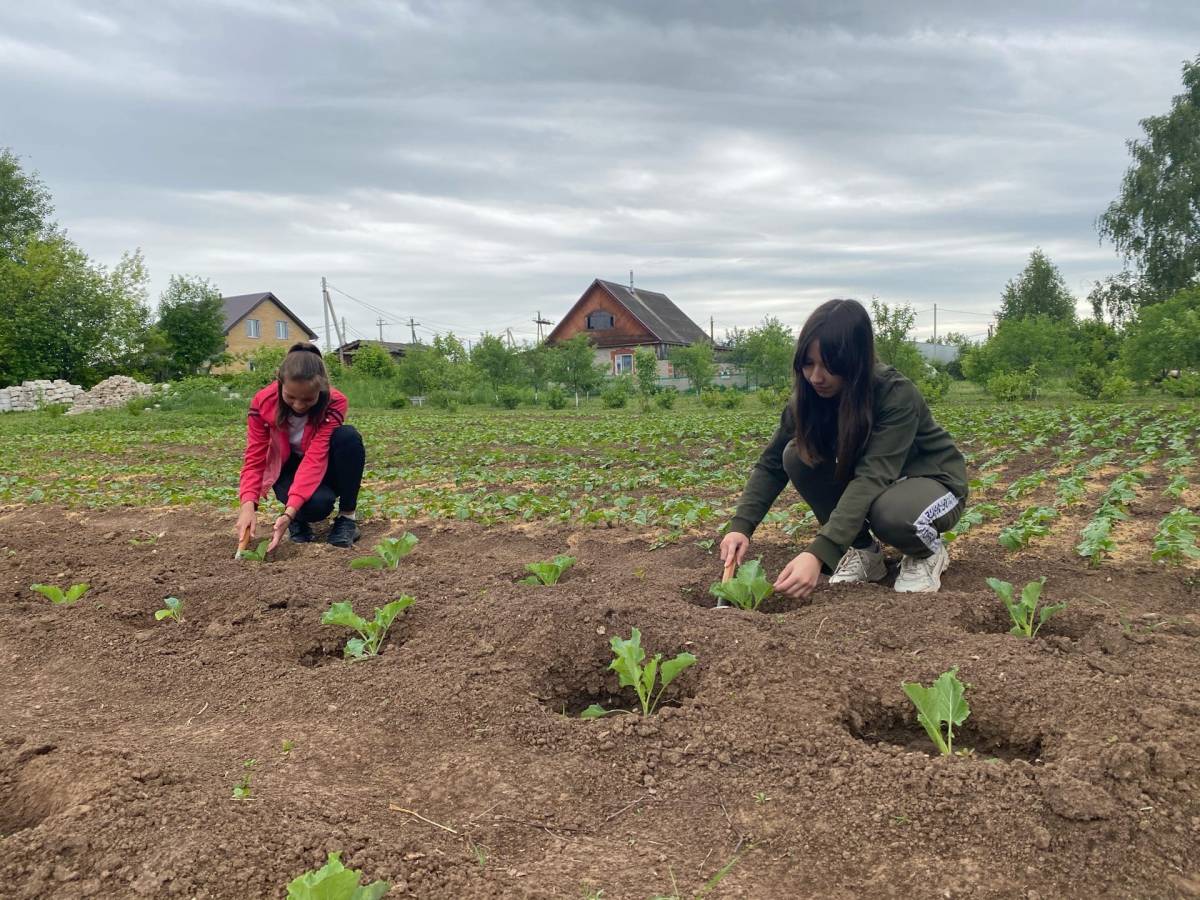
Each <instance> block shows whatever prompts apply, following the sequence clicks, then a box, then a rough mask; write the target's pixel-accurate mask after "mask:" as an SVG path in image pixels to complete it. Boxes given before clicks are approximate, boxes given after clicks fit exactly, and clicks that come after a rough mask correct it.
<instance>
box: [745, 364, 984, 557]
mask: <svg viewBox="0 0 1200 900" xmlns="http://www.w3.org/2000/svg"><path fill="white" fill-rule="evenodd" d="M795 434H796V424H795V418H794V413H793V412H792V404H791V403H790V402H789V403H788V405H787V408H785V409H784V411H783V415H782V416H780V419H779V427H778V428H777V429H775V434H774V435H773V436H772V437H771V441H770V443H769V444H767V447H766V449H765V450H763V452H762V455H761V456H760V457H759V458H758V462H756V463H755V464H754V468H753V469H752V470H751V472H750V478H749V479H748V480H747V481H746V487H745V490H743V491H742V496H741V499H740V500H738V505H737V510H736V511H735V512H734V514H733V519H732V521H731V522H730V523H729V530H730V531H736V532H739V533H741V534H744V535H746V536H749V535H751V534H753V533H754V529H755V528H757V527H758V523H759V522H761V521H762V519H763V516H765V515H766V514H767V510H769V509H770V508H771V504H772V503H774V502H775V498H776V497H778V496H779V494H780V492H781V491H782V490H783V489H784V487H786V486H787V483H788V476H787V473H786V472H785V471H784V468H783V451H784V449H785V448H786V447H787V445H788V443H789V442H790V441H791V440H792V439H793V438H794V437H795ZM905 477H908V478H932V479H933V480H935V481H937V482H940V483H941V484H943V485H945V487H946V489H947V490H948V491H951V492H952V493H953V494H954V495H955V496H956V497H958V498H960V499H962V500H966V497H967V465H966V461H965V460H964V459H963V456H962V454H961V453H959V452H958V448H957V447H955V446H954V441H953V440H952V439H951V437H950V435H949V434H948V433H947V432H946V429H944V428H942V426H941V425H939V424H938V423H937V422H936V421H934V418H933V415H932V414H931V413H930V411H929V406H928V404H926V402H925V398H924V397H922V396H921V392H920V391H919V390H917V387H916V385H914V384H913V383H912V382H911V381H909V380H908V379H907V378H905V377H904V376H903V375H901V374H900V373H899V372H898V371H896V369H894V368H893V367H891V366H883V365H881V366H878V367H876V369H875V389H874V417H873V425H872V427H871V434H870V436H869V437H868V438H867V444H866V447H865V448H864V449H863V452H862V453H861V454H860V456H859V458H858V461H857V462H856V463H855V464H854V473H853V476H852V477H851V479H850V481H849V482H848V483H847V484H846V489H845V491H844V492H843V493H842V497H841V499H840V500H839V501H838V504H837V507H836V508H835V509H834V511H833V514H832V515H831V516H830V517H829V521H828V522H826V523H825V524H824V525H822V526H821V530H820V531H818V532H817V537H816V538H815V539H814V540H813V542H812V543H811V544H809V545H808V547H806V548H805V549H806V550H808V552H810V553H812V554H813V555H815V556H816V557H817V558H819V559H820V560H821V562H823V563H824V564H825V565H826V566H828V567H829V568H830V569H834V568H836V567H837V564H838V560H840V559H841V558H842V554H844V553H845V552H846V549H847V548H848V547H849V546H850V543H851V541H853V540H854V538H855V537H856V536H857V535H858V533H859V531H860V530H861V529H862V524H863V522H864V521H865V520H866V518H867V512H868V511H869V510H870V508H871V504H872V503H874V502H875V499H876V498H877V497H878V496H879V495H880V494H882V493H883V492H884V491H885V490H887V489H888V488H889V487H890V486H891V485H893V484H895V483H896V482H897V481H899V480H900V479H901V478H905Z"/></svg>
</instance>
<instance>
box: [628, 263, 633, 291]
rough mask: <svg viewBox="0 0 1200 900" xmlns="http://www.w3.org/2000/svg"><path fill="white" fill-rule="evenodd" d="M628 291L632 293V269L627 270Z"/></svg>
mask: <svg viewBox="0 0 1200 900" xmlns="http://www.w3.org/2000/svg"><path fill="white" fill-rule="evenodd" d="M629 293H631V294H632V293H633V269H630V270H629Z"/></svg>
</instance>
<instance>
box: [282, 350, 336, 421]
mask: <svg viewBox="0 0 1200 900" xmlns="http://www.w3.org/2000/svg"><path fill="white" fill-rule="evenodd" d="M275 379H276V381H277V383H278V387H277V388H276V390H277V391H278V394H277V397H278V400H279V402H278V403H277V404H275V424H276V425H277V426H278V427H279V428H283V427H284V425H286V424H287V417H288V415H289V412H290V407H289V406H288V405H287V404H286V403H284V402H283V383H284V382H285V381H307V382H310V383H312V382H315V383H316V385H317V389H318V390H319V391H320V392H321V393H320V396H319V397H317V402H316V403H314V404H313V405H312V406H310V407H309V408H308V412H306V413H305V415H306V416H308V418H309V419H311V420H313V421H314V422H320V421H321V415H322V414H323V413H324V412H325V407H327V406H328V405H329V375H328V374H326V372H325V360H324V359H323V358H322V357H321V351H320V350H318V349H317V348H316V347H315V346H314V345H312V344H310V343H308V342H307V341H301V342H300V343H298V344H292V346H291V347H290V348H288V352H287V356H285V357H284V358H283V362H282V363H280V364H279V371H278V372H277V373H276V374H275Z"/></svg>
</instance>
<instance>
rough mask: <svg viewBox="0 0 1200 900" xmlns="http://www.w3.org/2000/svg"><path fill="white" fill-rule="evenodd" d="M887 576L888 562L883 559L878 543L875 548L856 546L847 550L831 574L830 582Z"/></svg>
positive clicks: (838, 582) (869, 579)
mask: <svg viewBox="0 0 1200 900" xmlns="http://www.w3.org/2000/svg"><path fill="white" fill-rule="evenodd" d="M886 577H887V563H886V562H884V560H883V551H882V549H881V548H880V546H879V545H878V544H876V545H875V549H874V550H871V549H869V548H868V549H865V550H858V549H856V548H854V547H851V548H850V549H849V550H847V551H846V553H845V555H843V556H842V558H841V559H840V560H838V564H837V568H836V569H834V570H833V574H832V575H830V576H829V583H830V584H841V583H847V582H855V581H883V579H884V578H886Z"/></svg>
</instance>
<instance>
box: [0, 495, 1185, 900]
mask: <svg viewBox="0 0 1200 900" xmlns="http://www.w3.org/2000/svg"><path fill="white" fill-rule="evenodd" d="M230 522H231V520H230V519H228V518H227V517H219V516H217V515H216V514H215V513H211V512H199V511H175V510H159V511H151V510H129V509H126V510H110V511H67V510H62V509H58V508H54V507H47V506H33V507H28V508H23V509H21V508H14V509H9V510H8V511H6V512H3V513H0V548H2V549H0V662H2V663H3V668H2V670H0V685H2V686H3V691H4V696H5V700H6V702H5V703H4V705H3V707H2V708H0V851H2V854H0V885H2V886H3V887H0V894H2V895H3V896H5V897H13V898H35V897H37V898H41V897H50V896H53V897H141V896H144V897H195V898H250V897H253V898H259V897H263V898H267V897H282V896H283V895H284V893H285V889H284V886H285V885H286V883H287V882H288V881H289V880H290V879H291V878H293V877H295V876H296V875H298V874H300V873H302V872H304V871H305V870H306V869H310V868H316V867H318V866H319V865H320V864H321V863H322V862H323V861H324V858H325V854H326V852H327V851H329V850H338V851H342V852H343V860H344V861H345V862H346V863H347V864H348V865H350V866H352V867H353V868H357V869H362V870H364V873H365V875H366V876H367V877H368V879H371V880H374V879H377V878H383V879H388V880H390V881H391V882H392V883H393V888H392V892H391V894H390V895H389V896H415V897H430V898H470V897H537V898H543V897H544V898H551V897H556V898H558V897H562V898H587V897H591V898H598V897H602V898H604V900H614V898H639V900H645V898H649V897H657V896H661V897H676V896H678V897H686V898H691V897H694V896H708V897H743V898H776V897H780V898H793V897H822V898H858V897H913V896H921V897H929V896H934V897H950V898H957V897H1020V898H1029V900H1033V898H1042V900H1049V898H1056V897H1092V896H1104V897H1129V898H1153V897H1193V896H1200V858H1198V855H1197V846H1198V845H1200V799H1198V797H1197V793H1196V788H1197V779H1196V773H1197V767H1198V764H1200V750H1198V749H1197V742H1196V738H1197V734H1198V733H1200V666H1198V664H1197V663H1198V662H1200V615H1198V614H1197V612H1196V609H1197V601H1198V600H1200V580H1198V579H1197V570H1196V569H1195V568H1194V567H1193V568H1187V567H1183V568H1180V567H1175V568H1167V567H1164V566H1160V565H1155V564H1151V563H1149V561H1148V560H1146V561H1145V562H1138V561H1130V562H1121V563H1118V562H1109V563H1106V564H1105V565H1104V566H1102V567H1100V568H1096V569H1092V568H1089V567H1087V566H1086V565H1085V564H1084V563H1083V562H1082V561H1080V560H1079V559H1078V557H1075V556H1074V555H1073V554H1072V552H1071V549H1070V547H1069V546H1065V544H1064V542H1062V541H1056V542H1042V543H1038V544H1035V545H1034V546H1032V547H1031V548H1030V549H1028V550H1026V551H1024V552H1022V553H1021V554H1018V555H1013V554H1008V553H1005V552H1004V551H1002V550H1001V549H1000V547H999V546H998V545H997V544H996V543H995V537H994V535H987V534H986V529H980V534H979V535H968V536H967V537H966V538H963V539H962V540H960V541H959V542H958V543H956V544H955V546H954V548H953V553H954V555H955V559H954V563H953V565H952V567H951V569H950V570H949V572H948V573H947V574H946V576H945V579H944V587H943V590H942V592H941V593H940V594H938V595H935V596H928V595H898V594H895V593H894V592H892V591H891V590H890V589H889V588H887V587H886V586H849V587H837V588H829V587H824V588H822V589H821V590H820V591H819V592H818V593H817V595H816V596H815V598H814V600H813V602H812V603H811V604H807V605H798V604H791V603H787V602H781V601H777V600H772V601H768V603H767V604H766V606H765V607H764V608H765V612H763V613H749V612H742V611H737V610H723V611H716V610H712V609H710V608H708V607H709V606H710V605H711V598H709V597H708V596H707V588H708V585H709V584H710V582H711V581H713V580H714V578H715V577H716V576H717V574H718V572H719V564H718V563H717V561H716V558H715V556H713V555H711V554H709V553H707V552H706V551H705V550H704V549H702V548H701V547H699V546H697V545H696V544H695V542H694V541H685V542H681V543H680V544H678V545H676V546H670V547H666V548H664V549H660V550H656V551H651V550H650V549H649V546H650V545H649V543H648V542H647V541H646V540H644V539H643V538H642V537H640V536H638V535H637V534H634V533H632V532H630V531H623V530H615V529H614V530H608V529H604V528H597V529H591V530H578V529H574V530H569V529H566V528H564V527H561V526H546V525H536V526H526V527H512V526H500V527H495V528H489V529H484V528H481V527H479V526H475V525H471V524H453V525H450V524H436V525H426V526H424V527H422V526H415V527H411V530H412V531H413V532H414V533H416V534H417V535H418V536H419V537H420V539H421V543H420V545H419V546H418V547H417V549H416V551H415V552H414V553H413V554H412V555H411V556H409V557H408V558H406V559H405V560H403V561H402V562H401V564H400V567H399V568H398V569H396V570H390V571H387V572H378V571H350V570H349V568H348V565H347V561H348V559H349V558H350V554H348V553H346V552H345V551H338V550H335V549H333V548H330V547H328V546H326V545H324V544H313V545H307V546H302V547H298V546H294V545H287V546H285V547H284V548H283V549H282V551H281V552H279V554H278V558H277V559H275V560H273V561H270V562H267V563H265V564H256V563H252V562H234V561H233V560H231V559H230V553H231V540H230V535H229V533H228V532H229V531H230ZM385 527H386V526H384V525H383V524H381V523H378V522H376V523H373V524H370V525H368V526H367V528H366V534H365V536H364V541H363V544H362V547H364V548H365V547H368V546H369V545H370V544H371V543H373V542H374V540H375V539H377V538H378V537H380V536H382V535H383V534H385V532H384V530H383V529H384V528H385ZM160 532H161V533H162V534H161V537H156V535H158V534H159V533H160ZM133 541H137V543H133ZM752 551H753V553H755V554H757V553H763V554H764V556H765V558H764V564H765V565H766V567H767V569H768V571H769V572H771V573H772V574H773V573H774V572H776V571H778V568H779V566H780V565H782V564H783V562H785V561H786V560H787V559H788V558H789V557H790V556H791V555H792V554H793V553H795V552H796V547H795V544H794V543H791V542H788V541H786V540H785V539H784V538H783V537H782V536H779V535H770V534H769V535H768V536H766V537H765V538H763V539H762V540H758V539H756V541H755V543H754V545H753V548H752ZM561 552H569V553H572V554H574V555H575V556H577V557H578V560H579V561H578V564H577V565H576V566H575V567H574V568H573V569H571V570H570V571H569V572H568V573H567V575H566V576H565V577H564V580H563V582H562V583H561V584H559V585H557V586H554V587H528V586H524V585H518V584H515V583H514V580H515V579H516V578H517V577H518V576H520V575H521V574H523V573H522V566H523V564H524V563H526V562H530V561H534V560H539V559H545V558H548V557H550V556H552V555H554V554H556V553H561ZM1039 575H1046V576H1048V581H1047V587H1046V596H1047V598H1048V599H1050V600H1052V601H1058V600H1067V601H1069V602H1070V604H1071V606H1070V608H1069V609H1068V611H1067V612H1065V613H1064V614H1062V615H1061V616H1060V617H1059V618H1056V619H1054V620H1053V621H1052V622H1051V623H1050V624H1049V625H1048V626H1047V627H1046V628H1045V630H1044V631H1043V633H1042V635H1041V636H1039V637H1038V638H1037V639H1035V640H1033V641H1023V640H1019V639H1017V638H1014V637H1012V636H1010V635H1009V634H1007V628H1008V624H1007V622H1006V618H1005V613H1004V610H1003V608H1002V606H1001V605H1000V604H999V602H998V601H997V600H996V599H995V597H994V595H993V594H992V593H991V591H990V590H989V589H988V588H987V587H986V585H985V584H984V579H985V577H987V576H997V577H1002V578H1006V579H1008V580H1010V581H1015V582H1020V583H1024V581H1025V580H1028V579H1031V578H1034V577H1037V576H1039ZM77 581H87V582H90V583H91V585H92V588H91V591H90V592H89V593H88V594H87V595H86V596H85V597H84V599H83V600H81V601H80V602H79V603H78V604H77V605H75V606H74V607H69V608H68V607H56V606H53V605H51V603H50V602H49V601H48V600H45V599H44V598H42V597H41V596H39V595H37V594H34V593H32V592H30V590H29V585H30V584H31V583H34V582H49V583H53V584H58V585H69V584H71V583H72V582H77ZM403 593H408V594H411V595H413V596H414V597H415V598H416V603H415V605H414V606H413V607H412V608H411V609H410V610H409V611H408V612H407V613H406V614H405V615H404V616H402V617H401V618H400V619H398V620H397V622H396V624H395V625H394V626H393V628H392V631H391V633H390V635H389V638H388V640H387V643H386V645H385V652H384V653H383V654H382V655H381V656H380V657H379V658H377V659H375V660H370V661H365V662H354V663H351V662H346V661H344V660H343V659H342V658H341V646H342V644H343V643H344V641H345V638H346V637H347V632H346V631H345V630H344V629H340V628H336V627H333V626H323V625H320V624H319V619H320V616H321V613H322V612H323V611H324V610H325V609H326V608H328V606H329V603H330V602H331V601H334V600H342V599H348V600H352V601H353V602H354V605H355V608H356V610H357V611H358V612H360V613H366V614H368V615H369V614H370V611H371V609H372V607H373V606H375V605H382V604H383V603H384V602H386V601H387V600H390V599H394V598H395V597H397V596H399V595H401V594H403ZM167 596H176V597H179V598H181V599H182V600H183V601H184V615H185V619H186V621H185V622H183V623H182V624H175V623H173V622H170V621H167V622H163V623H157V622H156V621H155V620H154V616H153V613H154V611H155V610H156V609H158V608H160V606H161V601H162V600H163V598H164V597H167ZM631 626H637V627H638V628H640V629H641V630H642V633H643V644H644V645H645V646H646V647H647V648H648V649H649V650H650V651H651V652H655V651H661V652H663V653H664V654H665V655H666V656H668V657H669V656H672V655H674V654H675V653H677V652H679V651H681V650H684V649H687V650H689V651H691V652H693V653H694V654H695V655H696V656H697V657H699V662H698V664H697V665H696V666H695V667H693V668H692V669H690V670H688V671H686V672H685V673H684V674H683V675H682V676H681V677H680V678H679V680H678V681H677V682H676V683H675V685H673V686H672V689H671V691H670V692H669V704H670V705H668V706H666V707H665V708H664V709H663V710H662V711H661V712H660V714H659V715H657V716H655V717H653V718H651V719H649V720H645V721H643V720H642V719H641V718H640V717H638V716H609V717H607V718H605V719H602V720H599V721H595V722H585V721H581V720H580V719H578V718H575V717H573V716H572V715H571V714H573V713H577V712H578V711H579V710H580V709H582V708H583V707H584V706H586V705H587V704H588V703H591V702H593V701H597V700H599V701H601V702H604V703H605V704H606V705H608V704H612V703H620V704H622V705H624V706H626V707H629V706H632V705H634V704H635V703H636V700H635V698H634V697H633V694H632V691H629V690H626V691H624V692H621V691H618V688H617V683H616V676H615V675H612V674H611V673H608V672H607V671H606V666H607V663H608V661H609V659H610V658H611V656H610V653H609V650H608V639H609V637H610V636H611V635H614V634H621V635H624V636H628V634H629V630H630V628H631ZM951 666H959V667H960V671H959V675H960V677H961V678H962V680H963V681H965V682H967V683H969V684H970V685H971V687H970V689H969V691H968V693H967V699H968V701H969V703H970V706H971V716H970V718H969V719H968V721H967V725H966V728H965V730H964V731H963V732H962V735H961V738H960V739H959V740H958V742H957V743H958V746H961V747H972V748H974V750H975V752H974V754H973V755H971V756H967V757H951V758H939V757H935V756H934V755H931V754H932V753H933V748H932V745H931V744H930V742H929V740H928V738H927V737H926V736H925V734H924V732H923V731H922V730H921V728H920V726H918V725H917V723H916V720H915V713H914V711H913V709H912V707H911V706H910V704H909V703H908V701H907V699H906V698H905V696H904V694H903V692H902V691H901V688H900V683H901V682H902V681H915V680H919V681H921V682H923V683H926V684H928V683H929V682H930V681H932V679H933V678H934V677H936V676H937V675H938V674H939V673H941V672H942V671H944V670H946V669H947V668H949V667H951ZM676 688H677V690H676ZM564 711H565V712H566V715H564V714H563V713H564ZM285 741H287V742H290V746H291V749H290V750H288V751H285V750H284V742H285ZM247 759H254V760H256V764H255V765H254V767H253V769H252V775H251V779H252V780H251V792H252V796H251V798H250V799H246V800H235V799H233V798H232V789H233V787H234V785H235V784H236V783H237V782H238V780H239V778H241V776H242V773H243V771H244V768H243V762H244V761H245V760H247ZM722 873H724V876H723V877H721V875H722Z"/></svg>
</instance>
